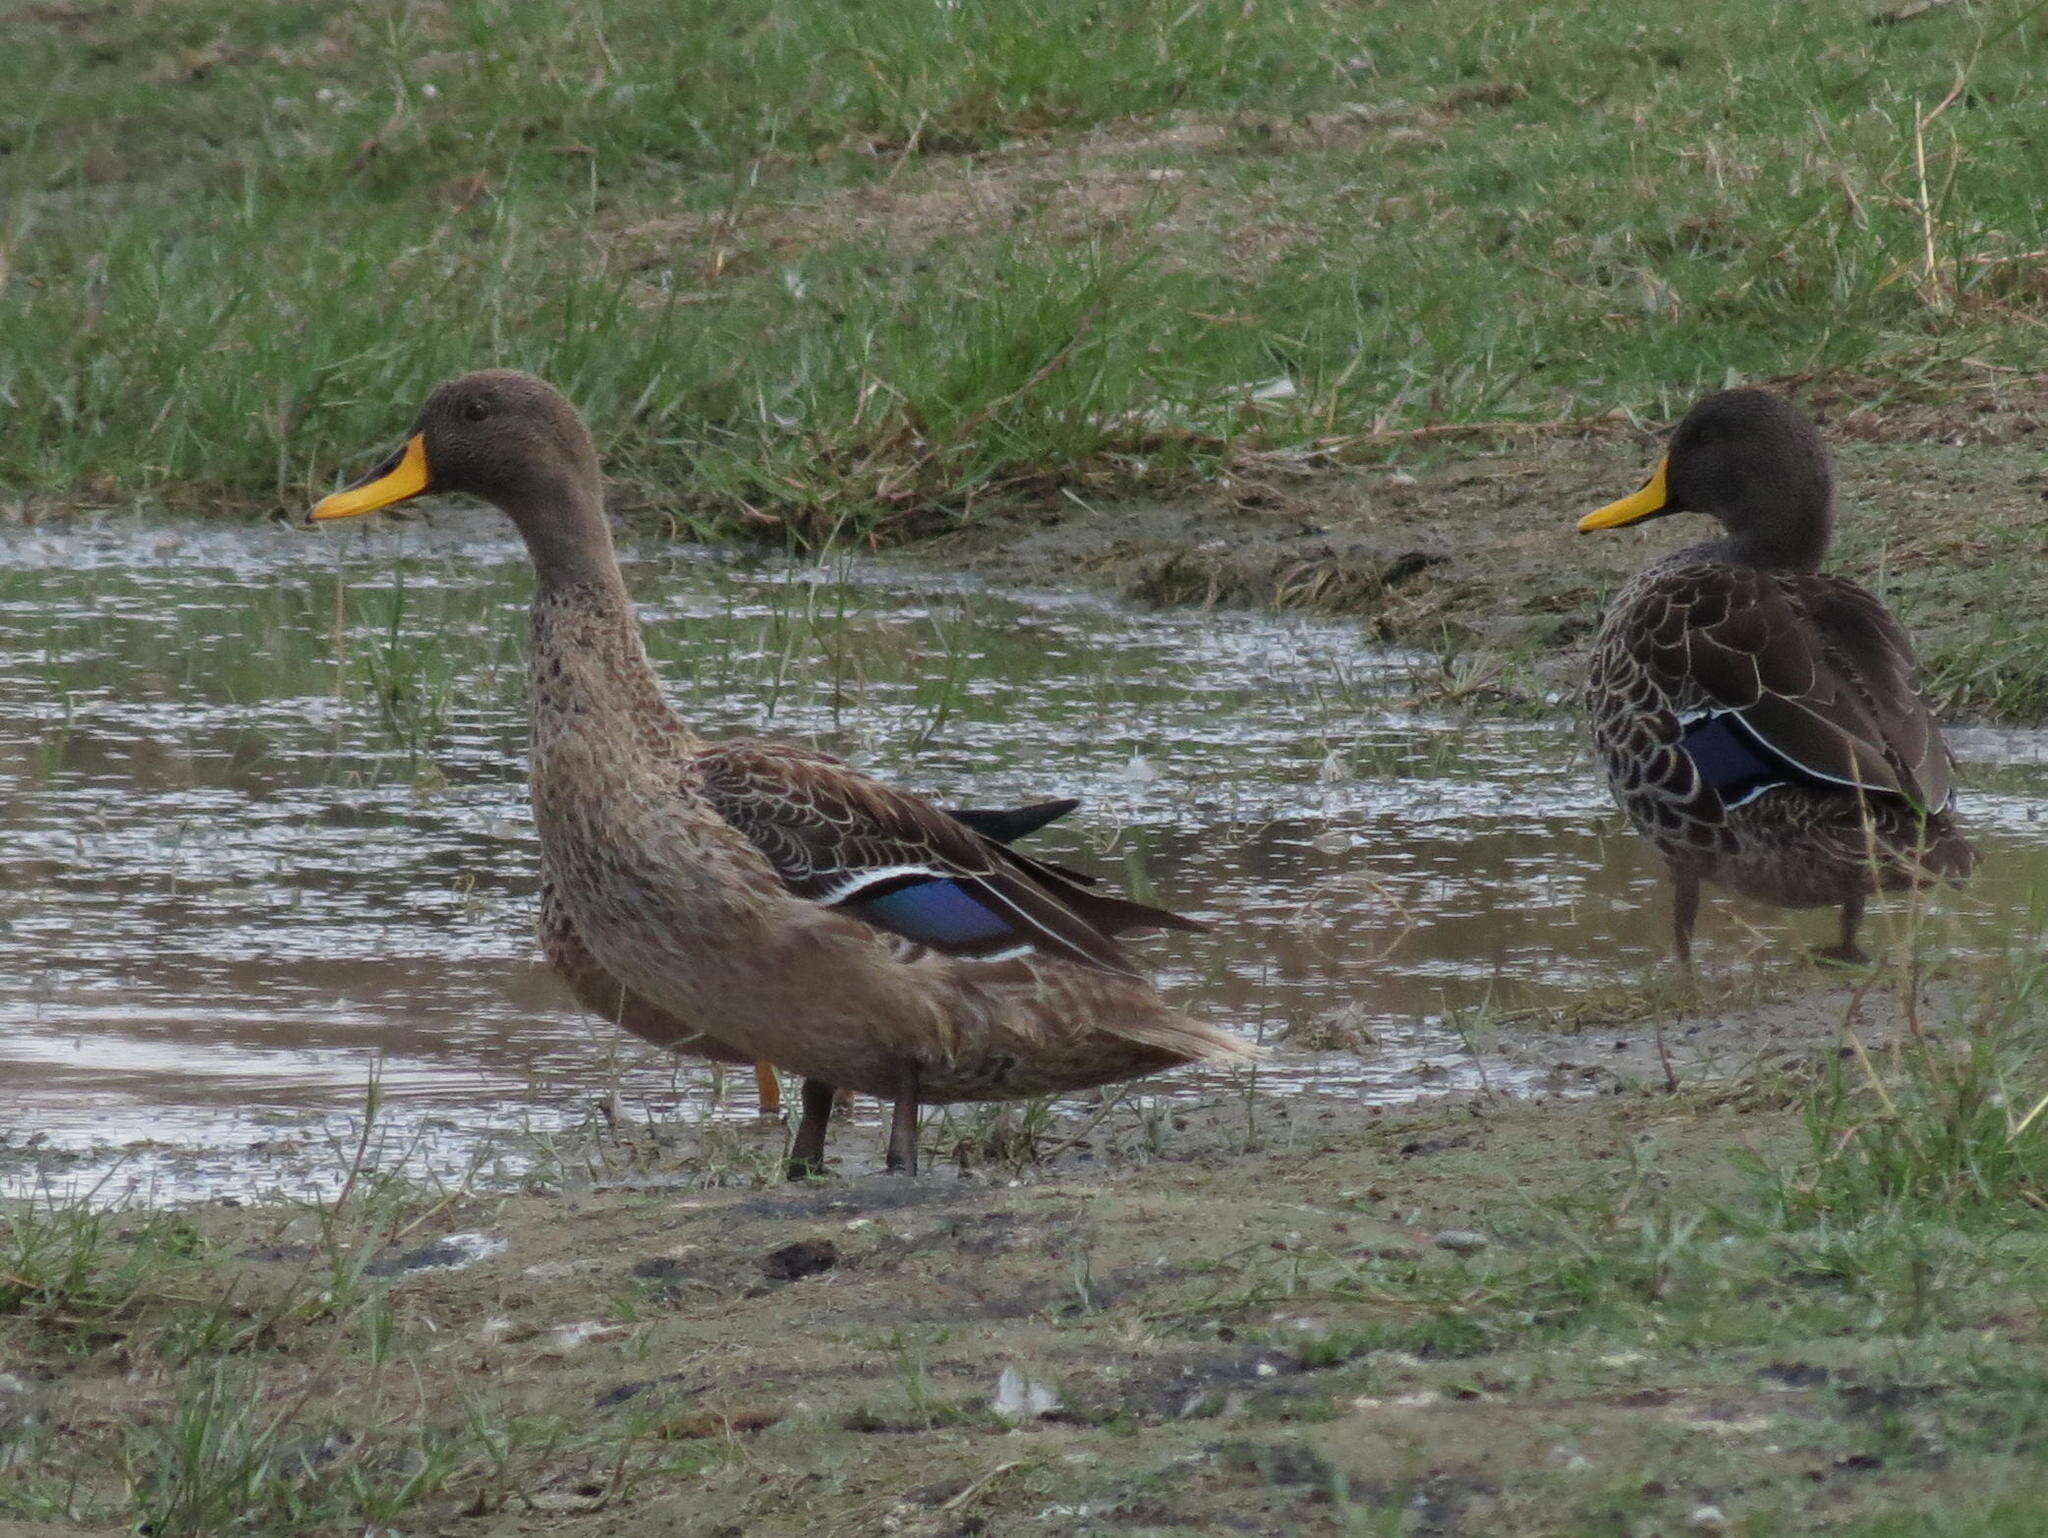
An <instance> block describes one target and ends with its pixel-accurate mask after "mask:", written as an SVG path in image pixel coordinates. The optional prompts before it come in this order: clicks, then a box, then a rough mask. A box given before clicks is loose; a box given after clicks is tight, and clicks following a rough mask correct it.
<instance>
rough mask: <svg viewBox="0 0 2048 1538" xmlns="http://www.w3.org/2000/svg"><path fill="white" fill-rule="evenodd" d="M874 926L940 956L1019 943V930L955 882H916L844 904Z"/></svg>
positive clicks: (848, 910)
mask: <svg viewBox="0 0 2048 1538" xmlns="http://www.w3.org/2000/svg"><path fill="white" fill-rule="evenodd" d="M846 911H847V912H849V913H856V914H858V915H860V917H862V918H864V919H866V920H867V921H868V922H869V923H870V924H874V925H877V926H879V927H880V928H883V929H886V930H888V931H889V932H890V933H891V934H898V935H901V936H903V938H904V939H906V940H915V941H917V942H918V943H919V944H921V945H929V946H932V947H933V948H934V949H937V950H942V951H944V950H959V949H962V948H964V947H968V946H978V945H987V944H988V943H989V942H991V941H994V940H1009V939H1013V938H1015V937H1016V934H1017V931H1016V929H1015V927H1014V926H1013V925H1012V924H1011V923H1010V922H1009V920H1008V919H1006V918H1005V917H1004V916H1003V915H1001V914H999V913H992V912H990V911H989V910H988V909H987V908H985V907H983V906H982V905H981V903H980V902H979V901H978V900H977V899H976V898H975V897H974V896H973V895H972V894H971V893H970V892H968V891H967V889H966V888H965V887H963V886H962V885H961V884H960V883H959V882H957V881H946V880H939V879H934V880H930V881H918V882H914V883H912V884H910V885H907V886H900V887H897V888H896V889H895V890H894V891H890V892H884V893H882V894H881V895H879V896H876V897H861V898H856V899H855V900H854V901H852V902H849V903H848V904H846Z"/></svg>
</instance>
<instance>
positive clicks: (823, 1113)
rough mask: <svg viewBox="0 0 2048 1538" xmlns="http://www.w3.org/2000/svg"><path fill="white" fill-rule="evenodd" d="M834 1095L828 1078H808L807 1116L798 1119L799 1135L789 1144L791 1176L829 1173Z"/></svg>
mask: <svg viewBox="0 0 2048 1538" xmlns="http://www.w3.org/2000/svg"><path fill="white" fill-rule="evenodd" d="M832 1096H833V1089H832V1086H831V1085H829V1084H827V1083H825V1081H824V1080H822V1079H806V1080H804V1088H803V1102H804V1115H803V1120H802V1121H800V1122H798V1123H797V1125H796V1138H795V1140H794V1141H793V1142H792V1143H791V1144H790V1145H789V1169H788V1174H789V1178H790V1179H791V1180H806V1179H808V1178H809V1177H811V1176H813V1175H822V1174H824V1173H825V1132H826V1129H827V1128H828V1127H830V1126H831V1125H832Z"/></svg>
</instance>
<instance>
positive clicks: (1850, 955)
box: [1813, 892, 1870, 967]
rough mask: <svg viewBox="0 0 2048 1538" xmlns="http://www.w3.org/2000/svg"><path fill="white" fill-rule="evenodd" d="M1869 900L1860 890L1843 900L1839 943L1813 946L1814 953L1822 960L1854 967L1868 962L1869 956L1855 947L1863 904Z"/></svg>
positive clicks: (1861, 918)
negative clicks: (1844, 963)
mask: <svg viewBox="0 0 2048 1538" xmlns="http://www.w3.org/2000/svg"><path fill="white" fill-rule="evenodd" d="M1869 900H1870V899H1869V898H1868V897H1867V896H1865V895H1864V894H1863V893H1862V892H1858V893H1856V894H1855V895H1854V896H1852V897H1850V898H1849V899H1848V900H1847V901H1846V902H1844V903H1843V904H1842V932H1841V941H1840V943H1839V944H1836V945H1820V946H1816V947H1814V952H1813V953H1814V955H1816V956H1818V957H1820V958H1821V959H1822V960H1823V961H1840V962H1846V963H1847V964H1848V965H1850V966H1856V967H1860V966H1863V965H1865V964H1866V963H1868V962H1869V960H1870V958H1869V957H1868V956H1866V955H1864V954H1863V952H1862V951H1861V950H1860V949H1858V948H1857V945H1856V930H1857V928H1858V927H1859V926H1860V925H1861V924H1862V923H1863V905H1864V904H1865V903H1866V902H1868V901H1869Z"/></svg>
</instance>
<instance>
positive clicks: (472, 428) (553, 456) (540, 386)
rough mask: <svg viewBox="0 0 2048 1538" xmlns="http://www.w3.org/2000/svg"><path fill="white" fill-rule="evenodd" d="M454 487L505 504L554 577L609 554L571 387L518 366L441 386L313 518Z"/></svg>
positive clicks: (592, 461) (590, 452) (592, 459)
mask: <svg viewBox="0 0 2048 1538" xmlns="http://www.w3.org/2000/svg"><path fill="white" fill-rule="evenodd" d="M454 491H460V492H467V493H469V494H470V495H471V496H474V497H481V498H482V499H483V500H484V501H486V502H489V503H492V504H493V505H495V506H497V507H499V508H502V509H503V510H504V511H505V513H506V514H507V515H508V516H509V517H510V518H511V519H512V521H513V522H514V523H515V524H517V525H518V526H519V532H520V533H521V534H523V535H525V536H526V543H527V548H528V549H529V550H531V551H532V552H533V558H534V564H535V565H536V566H538V567H540V568H541V571H542V574H543V575H544V576H546V575H550V574H553V573H554V572H555V571H556V570H557V569H559V568H562V567H565V566H568V567H577V566H581V565H583V564H585V562H584V561H583V560H582V559H579V553H581V554H584V555H588V556H598V557H600V558H601V559H606V560H608V559H609V555H610V541H609V536H608V534H607V533H606V530H605V524H604V516H603V511H602V482H601V481H600V479H599V476H598V468H597V450H596V449H595V447H594V446H593V445H592V444H591V441H590V430H589V429H588V428H586V427H585V426H584V425H583V419H582V417H580V416H578V415H577V414H576V408H575V407H574V406H572V405H570V404H569V402H568V399H567V398H566V397H565V396H564V395H563V394H562V392H561V391H559V390H557V389H556V388H555V387H554V386H553V385H551V384H549V383H548V382H547V381H546V380H544V379H536V378H535V377H534V376H533V375H531V374H522V373H519V372H518V371H517V370H514V369H481V370H479V371H477V372H476V373H473V374H464V375H463V376H462V377H461V378H459V379H451V380H449V381H448V382H447V383H446V384H443V385H441V386H439V387H438V388H437V389H436V390H435V391H434V393H433V394H432V395H430V396H428V397H427V403H426V404H425V405H424V406H422V407H421V408H420V414H419V417H418V419H417V420H416V421H415V422H414V423H413V426H412V431H411V432H410V433H408V434H406V438H405V442H404V443H402V444H401V445H399V447H398V448H397V450H396V451H394V452H393V453H392V454H391V455H390V456H389V457H387V458H386V459H384V460H382V461H381V462H380V463H378V464H377V465H375V466H374V467H372V468H371V470H370V472H369V473H368V474H367V475H365V476H363V477H362V478H361V479H360V480H358V481H356V482H355V483H354V484H352V485H350V486H347V487H345V488H344V489H342V490H340V491H337V492H335V493H334V494H333V495H332V496H327V497H322V498H321V499H320V501H319V502H318V503H316V504H315V505H314V507H313V511H312V512H311V513H310V514H308V515H307V518H308V521H309V522H312V523H325V522H328V521H329V520H331V519H335V518H354V517H358V516H360V515H361V514H363V513H374V512H376V511H377V510H378V509H380V508H386V507H396V506H397V505H398V504H399V503H401V502H409V501H411V500H412V499H413V498H414V497H418V496H424V495H425V494H426V493H428V492H454Z"/></svg>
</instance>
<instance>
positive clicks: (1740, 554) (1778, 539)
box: [1701, 505, 1834, 571]
mask: <svg viewBox="0 0 2048 1538" xmlns="http://www.w3.org/2000/svg"><path fill="white" fill-rule="evenodd" d="M1833 532H1834V518H1833V516H1832V514H1831V513H1830V512H1829V510H1828V508H1827V507H1826V506H1825V505H1823V506H1821V507H1820V508H1818V509H1816V510H1815V511H1814V512H1813V513H1812V514H1810V515H1809V516H1807V517H1803V518H1798V519H1784V520H1782V521H1774V522H1772V523H1771V524H1769V525H1768V526H1766V527H1764V528H1752V529H1743V530H1741V531H1740V532H1736V533H1731V534H1729V535H1728V536H1727V537H1726V538H1725V539H1717V540H1714V541H1713V542H1712V543H1711V544H1708V545H1705V546H1702V547H1701V548H1702V549H1703V550H1704V551H1705V552H1707V553H1708V554H1709V555H1711V556H1712V558H1713V559H1715V560H1717V561H1725V562H1727V563H1728V564H1729V565H1732V566H1753V567H1755V568H1756V569H1758V570H1759V571H1819V570H1820V564H1821V562H1822V561H1823V560H1824V559H1825V558H1826V557H1827V553H1828V540H1829V537H1830V536H1831V535H1832V534H1833Z"/></svg>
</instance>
